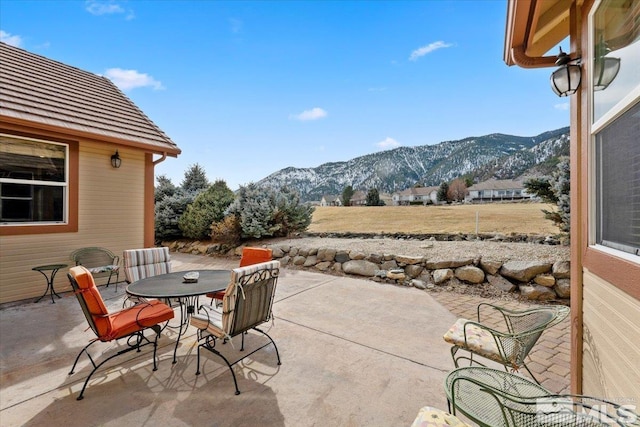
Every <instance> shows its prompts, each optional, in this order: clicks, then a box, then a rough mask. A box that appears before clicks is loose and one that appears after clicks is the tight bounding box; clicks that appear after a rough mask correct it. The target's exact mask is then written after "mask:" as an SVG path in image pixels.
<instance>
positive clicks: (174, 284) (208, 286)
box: [126, 270, 231, 363]
mask: <svg viewBox="0 0 640 427" xmlns="http://www.w3.org/2000/svg"><path fill="white" fill-rule="evenodd" d="M187 273H198V276H199V277H198V279H197V281H196V282H190V281H187V280H186V279H185V275H186V274H187ZM230 279H231V271H230V270H190V271H177V272H174V273H167V274H160V275H157V276H151V277H146V278H144V279H141V280H138V281H136V282H133V283H131V284H130V285H129V286H127V289H126V292H127V294H128V295H130V296H134V297H142V298H157V299H163V300H167V301H168V302H170V301H171V300H175V301H177V302H178V304H179V305H180V325H179V327H178V339H177V340H176V345H175V348H174V350H173V363H176V352H177V351H178V345H179V344H180V337H182V334H184V332H186V330H187V327H188V326H189V318H190V317H191V315H192V314H193V313H194V312H195V310H196V308H197V306H198V303H199V297H200V295H204V294H208V293H211V292H217V291H223V290H225V289H226V288H227V285H228V284H229V281H230ZM169 305H171V304H169Z"/></svg>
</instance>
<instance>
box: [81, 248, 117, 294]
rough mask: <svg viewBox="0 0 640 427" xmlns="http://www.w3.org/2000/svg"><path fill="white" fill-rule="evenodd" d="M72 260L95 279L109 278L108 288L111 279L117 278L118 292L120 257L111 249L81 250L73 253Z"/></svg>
mask: <svg viewBox="0 0 640 427" xmlns="http://www.w3.org/2000/svg"><path fill="white" fill-rule="evenodd" d="M71 259H72V260H73V262H74V264H75V265H83V266H85V267H87V269H88V270H89V271H90V272H91V274H92V275H93V278H94V279H95V278H97V277H108V279H107V287H108V286H109V284H110V283H111V277H113V275H114V274H115V276H116V292H117V291H118V281H119V280H120V257H119V256H118V255H115V254H114V253H113V252H111V251H110V250H109V249H106V248H100V247H88V248H80V249H76V250H75V251H73V252H71Z"/></svg>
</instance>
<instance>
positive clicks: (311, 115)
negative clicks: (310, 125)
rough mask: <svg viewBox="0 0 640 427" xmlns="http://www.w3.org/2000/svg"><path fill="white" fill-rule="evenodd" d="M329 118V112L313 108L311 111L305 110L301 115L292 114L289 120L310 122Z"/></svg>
mask: <svg viewBox="0 0 640 427" xmlns="http://www.w3.org/2000/svg"><path fill="white" fill-rule="evenodd" d="M324 117H327V112H326V111H325V110H323V109H322V108H318V107H315V108H312V109H311V110H305V111H303V112H302V113H300V114H290V115H289V118H290V119H293V120H300V121H308V120H318V119H322V118H324Z"/></svg>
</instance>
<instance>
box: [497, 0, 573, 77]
mask: <svg viewBox="0 0 640 427" xmlns="http://www.w3.org/2000/svg"><path fill="white" fill-rule="evenodd" d="M573 3H582V0H575V1H574V0H509V1H508V2H507V27H506V31H505V46H504V61H505V62H506V63H507V65H519V66H521V67H525V68H538V67H553V66H555V61H556V55H557V54H555V55H552V56H543V55H544V54H545V53H547V52H548V51H549V49H551V48H553V47H554V46H556V45H557V44H558V43H560V42H561V41H562V40H563V39H565V38H566V37H567V36H568V35H569V24H570V19H569V18H570V11H571V5H572V4H573Z"/></svg>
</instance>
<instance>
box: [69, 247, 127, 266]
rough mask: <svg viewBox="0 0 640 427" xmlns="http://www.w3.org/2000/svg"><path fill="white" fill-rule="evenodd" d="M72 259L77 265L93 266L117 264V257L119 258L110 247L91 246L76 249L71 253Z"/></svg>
mask: <svg viewBox="0 0 640 427" xmlns="http://www.w3.org/2000/svg"><path fill="white" fill-rule="evenodd" d="M71 259H72V260H73V262H74V264H75V265H84V266H85V267H88V268H92V267H102V266H105V265H113V264H116V263H117V262H116V259H119V258H118V256H117V255H115V254H114V253H113V252H111V251H110V250H109V249H105V248H99V247H90V248H80V249H76V250H75V251H73V252H72V253H71Z"/></svg>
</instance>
